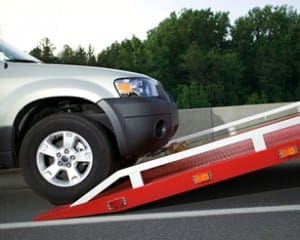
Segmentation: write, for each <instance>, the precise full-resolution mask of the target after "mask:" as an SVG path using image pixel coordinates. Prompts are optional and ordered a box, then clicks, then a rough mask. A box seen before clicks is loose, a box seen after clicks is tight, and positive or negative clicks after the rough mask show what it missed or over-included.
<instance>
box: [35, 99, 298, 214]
mask: <svg viewBox="0 0 300 240" xmlns="http://www.w3.org/2000/svg"><path fill="white" fill-rule="evenodd" d="M298 104H299V103H298ZM287 147H289V148H291V149H294V150H285V151H287V152H289V151H290V152H292V153H293V154H291V155H288V156H287V157H285V158H281V157H280V155H279V154H278V151H279V150H280V151H283V150H282V149H285V148H287ZM289 148H288V149H289ZM298 149H300V116H299V115H296V116H292V117H291V118H289V119H284V120H282V121H277V122H275V123H271V124H270V125H267V126H263V127H260V128H257V129H254V130H250V131H248V132H244V133H241V134H237V135H235V136H230V137H227V138H225V139H221V140H218V141H215V142H211V143H208V144H205V145H202V146H198V147H194V148H191V149H188V150H184V151H182V152H179V153H175V154H172V155H169V156H165V157H161V158H158V159H155V160H152V161H149V162H145V163H141V164H138V165H135V166H132V167H129V168H126V169H122V170H120V171H118V172H116V173H114V174H112V175H111V176H110V177H108V178H107V179H105V180H104V181H103V182H101V183H100V184H99V185H97V186H95V187H94V188H93V189H92V190H90V191H89V192H88V193H86V194H85V195H84V196H82V197H81V198H80V199H78V200H77V201H76V202H74V203H73V204H71V205H65V206H61V207H57V208H54V209H53V210H50V211H49V212H46V213H44V214H42V215H40V216H38V217H36V219H35V220H50V219H59V218H70V217H81V216H89V215H96V214H104V213H111V212H117V211H123V210H126V209H130V208H133V207H136V206H139V205H142V204H145V203H149V202H152V201H155V200H158V199H162V198H166V197H169V196H172V195H175V194H179V193H182V192H186V191H189V190H192V189H196V188H200V187H203V186H206V185H210V184H213V183H216V182H219V181H222V180H225V179H229V178H232V177H235V176H239V175H242V174H245V173H249V172H252V171H256V170H259V169H263V168H265V167H268V166H272V165H275V164H279V163H282V162H285V161H289V160H292V159H296V158H299V152H298ZM128 178H129V179H128ZM120 179H122V180H123V182H122V181H120ZM117 181H118V184H116V182H117ZM107 188H108V190H106V189H107ZM104 190H106V191H105V192H103V191H104ZM100 193H101V194H100ZM99 194H100V195H99Z"/></svg>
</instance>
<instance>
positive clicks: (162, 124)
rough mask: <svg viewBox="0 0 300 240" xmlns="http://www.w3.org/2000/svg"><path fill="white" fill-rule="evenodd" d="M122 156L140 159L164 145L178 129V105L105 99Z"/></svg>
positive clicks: (138, 99)
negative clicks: (138, 157)
mask: <svg viewBox="0 0 300 240" xmlns="http://www.w3.org/2000/svg"><path fill="white" fill-rule="evenodd" d="M98 105H99V106H100V107H101V108H102V109H103V110H104V111H105V113H106V114H107V117H108V118H109V120H110V123H111V125H112V128H113V131H114V133H115V136H116V139H117V142H118V146H119V150H120V153H121V155H122V156H126V157H131V156H138V155H141V154H144V153H147V152H150V151H154V150H156V149H158V148H159V147H161V146H163V145H164V144H166V143H167V142H168V140H169V139H170V138H171V137H172V136H173V134H174V133H175V132H176V130H177V127H178V111H177V106H176V103H174V102H169V101H167V100H165V99H162V98H159V97H153V98H141V97H133V98H112V99H103V100H101V101H99V102H98Z"/></svg>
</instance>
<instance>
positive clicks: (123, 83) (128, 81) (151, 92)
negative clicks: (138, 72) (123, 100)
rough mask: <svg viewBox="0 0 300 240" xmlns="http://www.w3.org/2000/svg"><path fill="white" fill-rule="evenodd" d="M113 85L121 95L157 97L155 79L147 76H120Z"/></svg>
mask: <svg viewBox="0 0 300 240" xmlns="http://www.w3.org/2000/svg"><path fill="white" fill-rule="evenodd" d="M115 87H116V89H117V91H118V93H119V94H120V96H121V97H129V96H140V97H157V96H158V92H157V89H156V86H155V81H154V80H151V79H147V78H122V79H117V80H116V81H115Z"/></svg>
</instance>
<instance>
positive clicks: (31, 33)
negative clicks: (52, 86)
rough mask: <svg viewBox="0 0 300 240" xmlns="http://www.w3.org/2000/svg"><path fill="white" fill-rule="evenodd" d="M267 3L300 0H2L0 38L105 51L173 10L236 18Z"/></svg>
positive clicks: (29, 45) (298, 4) (299, 2)
mask: <svg viewBox="0 0 300 240" xmlns="http://www.w3.org/2000/svg"><path fill="white" fill-rule="evenodd" d="M267 4H270V5H273V6H275V5H283V4H286V5H288V6H293V7H294V8H295V9H296V10H297V11H298V13H299V9H300V0H148V1H147V0H144V1H143V0H26V1H23V0H0V6H1V8H0V38H1V37H2V38H3V39H4V40H5V41H6V42H9V43H10V44H12V45H14V46H16V47H17V48H19V49H21V50H23V51H27V52H28V51H30V50H31V49H33V48H34V47H36V46H37V45H38V43H39V42H40V40H41V39H42V38H44V37H48V38H49V39H50V41H51V42H52V43H53V44H54V46H55V47H56V52H59V51H61V50H62V48H63V45H64V44H68V45H70V46H71V47H73V48H76V47H78V46H79V45H81V46H83V47H85V48H87V46H88V45H89V44H91V45H92V46H93V47H94V48H95V52H96V53H99V52H100V51H101V50H103V49H105V48H107V47H108V46H110V45H111V44H112V43H113V42H115V41H118V42H121V41H122V40H124V39H126V38H128V39H130V38H131V37H132V36H133V35H135V36H136V37H138V38H140V39H145V38H146V37H147V31H149V30H151V29H153V28H155V27H156V26H158V24H159V23H160V22H161V21H162V20H164V19H165V18H167V17H168V16H169V15H170V13H171V12H172V11H175V12H179V11H180V10H182V9H183V8H188V9H189V8H192V9H207V8H211V10H212V11H225V12H229V13H230V15H229V16H230V19H231V22H232V23H233V22H234V20H235V19H237V18H238V17H240V16H244V15H245V14H246V13H247V12H248V11H249V10H250V9H252V8H254V7H256V6H258V7H263V6H265V5H267Z"/></svg>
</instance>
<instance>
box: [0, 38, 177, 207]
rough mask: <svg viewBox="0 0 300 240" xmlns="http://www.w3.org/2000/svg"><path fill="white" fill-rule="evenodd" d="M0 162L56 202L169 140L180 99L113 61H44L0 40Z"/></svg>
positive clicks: (73, 196) (78, 193) (70, 197)
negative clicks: (106, 64) (108, 65)
mask: <svg viewBox="0 0 300 240" xmlns="http://www.w3.org/2000/svg"><path fill="white" fill-rule="evenodd" d="M0 81H1V88H0V164H1V165H2V166H4V167H6V168H8V167H17V166H21V168H22V171H23V176H24V178H25V180H26V182H27V183H28V184H29V185H30V186H31V187H32V188H33V189H34V190H35V191H36V192H37V193H39V194H40V195H42V196H43V197H45V198H46V199H48V200H49V201H51V202H52V203H55V204H64V203H70V202H72V201H73V200H75V199H76V198H78V197H79V196H81V195H82V194H83V193H85V192H86V191H87V190H89V189H90V188H91V187H93V186H94V185H95V184H97V183H98V182H99V181H101V180H102V179H103V178H105V177H106V176H107V175H108V174H109V173H111V171H113V169H114V168H115V166H116V165H120V164H121V165H122V163H123V164H127V165H129V164H132V163H133V162H134V160H135V159H137V158H138V157H139V156H141V155H143V154H145V153H147V152H151V151H154V150H156V149H158V148H160V147H161V146H163V145H164V144H165V143H167V142H168V140H169V139H170V137H171V136H172V135H173V134H174V133H175V131H176V129H177V126H178V113H177V107H176V104H175V103H174V101H173V100H172V99H171V97H170V96H169V95H168V94H167V93H166V91H165V90H164V89H163V87H162V85H161V84H160V82H158V81H157V80H154V79H152V78H150V77H148V76H146V75H142V74H138V73H132V72H125V71H119V70H113V69H105V68H96V67H86V66H71V65H58V64H43V63H41V62H40V61H39V60H38V59H36V58H34V57H32V56H30V55H28V54H26V53H24V52H21V51H19V50H17V49H15V48H13V47H12V46H10V45H8V44H7V43H5V42H3V41H0Z"/></svg>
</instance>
